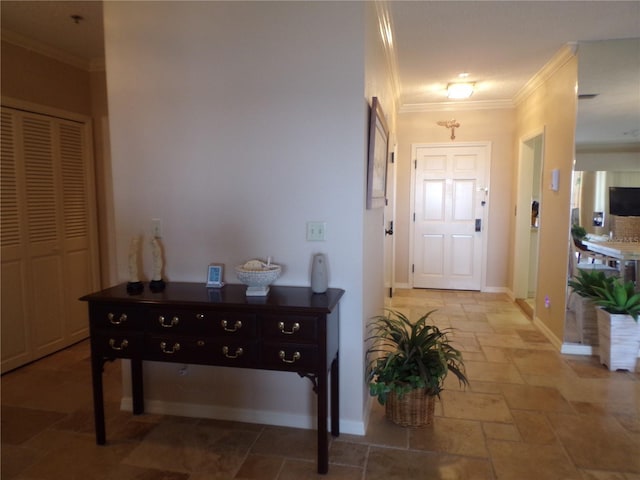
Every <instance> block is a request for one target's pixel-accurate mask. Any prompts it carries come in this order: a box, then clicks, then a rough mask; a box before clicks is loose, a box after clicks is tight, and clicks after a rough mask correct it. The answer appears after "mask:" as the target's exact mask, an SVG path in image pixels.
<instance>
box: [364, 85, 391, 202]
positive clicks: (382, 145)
mask: <svg viewBox="0 0 640 480" xmlns="http://www.w3.org/2000/svg"><path fill="white" fill-rule="evenodd" d="M388 153H389V128H388V127H387V122H386V120H385V118H384V112H383V111H382V107H381V106H380V103H379V102H378V97H373V99H372V101H371V119H370V120H369V156H368V160H367V208H380V207H384V206H385V204H386V193H387V155H388Z"/></svg>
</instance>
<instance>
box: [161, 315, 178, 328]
mask: <svg viewBox="0 0 640 480" xmlns="http://www.w3.org/2000/svg"><path fill="white" fill-rule="evenodd" d="M165 320H166V319H165V317H164V315H160V316H158V323H160V325H162V326H163V327H164V328H171V327H175V326H176V325H178V323H179V322H180V319H179V318H178V317H173V318H172V319H171V322H170V323H166V322H165Z"/></svg>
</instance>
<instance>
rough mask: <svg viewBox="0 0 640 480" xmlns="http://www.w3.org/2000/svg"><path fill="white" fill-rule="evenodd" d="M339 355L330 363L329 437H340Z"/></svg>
mask: <svg viewBox="0 0 640 480" xmlns="http://www.w3.org/2000/svg"><path fill="white" fill-rule="evenodd" d="M339 358H340V354H339V353H338V354H336V358H334V360H333V362H331V435H333V436H334V437H337V436H339V435H340V364H339V362H340V360H339Z"/></svg>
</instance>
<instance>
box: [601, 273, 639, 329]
mask: <svg viewBox="0 0 640 480" xmlns="http://www.w3.org/2000/svg"><path fill="white" fill-rule="evenodd" d="M594 290H595V292H596V294H597V296H596V297H594V299H593V301H594V303H595V304H596V305H599V306H601V307H602V308H604V309H605V310H606V311H607V312H609V313H612V314H623V315H631V316H632V317H633V319H634V320H635V321H636V322H637V321H638V316H639V315H640V293H636V292H635V288H634V285H633V282H627V283H624V281H623V280H621V279H619V278H618V279H615V280H614V281H613V282H607V283H606V284H604V285H602V286H596V287H594Z"/></svg>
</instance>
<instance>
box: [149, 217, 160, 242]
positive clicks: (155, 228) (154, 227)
mask: <svg viewBox="0 0 640 480" xmlns="http://www.w3.org/2000/svg"><path fill="white" fill-rule="evenodd" d="M151 236H152V237H153V238H160V237H162V220H160V219H159V218H152V219H151Z"/></svg>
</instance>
